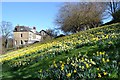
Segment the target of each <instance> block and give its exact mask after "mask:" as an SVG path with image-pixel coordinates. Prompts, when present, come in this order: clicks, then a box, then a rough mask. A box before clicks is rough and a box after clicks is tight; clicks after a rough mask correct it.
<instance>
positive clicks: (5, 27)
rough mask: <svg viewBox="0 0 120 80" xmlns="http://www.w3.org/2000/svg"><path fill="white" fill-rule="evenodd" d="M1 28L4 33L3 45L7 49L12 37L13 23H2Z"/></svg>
mask: <svg viewBox="0 0 120 80" xmlns="http://www.w3.org/2000/svg"><path fill="white" fill-rule="evenodd" d="M0 28H1V33H2V45H3V47H5V48H7V45H8V38H9V37H10V36H12V24H11V22H6V21H2V22H1V25H0Z"/></svg>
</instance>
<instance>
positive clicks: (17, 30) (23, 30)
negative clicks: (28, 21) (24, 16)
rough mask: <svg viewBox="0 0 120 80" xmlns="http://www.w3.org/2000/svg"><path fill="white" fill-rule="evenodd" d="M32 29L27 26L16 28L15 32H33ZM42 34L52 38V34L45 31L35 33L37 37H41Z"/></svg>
mask: <svg viewBox="0 0 120 80" xmlns="http://www.w3.org/2000/svg"><path fill="white" fill-rule="evenodd" d="M31 30H32V28H29V27H26V26H19V25H18V26H16V27H15V29H14V30H13V32H33V31H31ZM41 32H44V33H46V34H47V35H49V36H51V34H49V33H48V32H46V31H45V30H41V31H40V32H37V31H36V32H35V34H36V35H41Z"/></svg>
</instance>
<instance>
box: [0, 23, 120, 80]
mask: <svg viewBox="0 0 120 80" xmlns="http://www.w3.org/2000/svg"><path fill="white" fill-rule="evenodd" d="M119 44H120V23H116V24H112V25H107V26H103V27H99V28H94V29H91V30H87V31H82V32H79V33H77V34H73V35H69V36H66V37H62V38H58V39H55V40H52V41H49V42H46V43H42V44H34V45H32V46H29V47H26V48H22V49H19V50H17V51H13V52H9V53H7V54H5V55H1V57H2V58H1V60H0V62H1V63H2V65H3V74H2V77H3V79H6V78H11V79H13V78H14V79H15V78H17V79H21V78H40V79H72V80H74V79H78V78H101V77H103V78H118V77H119V74H118V73H119V69H118V68H119V65H120V62H119V54H120V46H119Z"/></svg>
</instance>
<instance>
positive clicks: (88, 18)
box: [55, 2, 106, 33]
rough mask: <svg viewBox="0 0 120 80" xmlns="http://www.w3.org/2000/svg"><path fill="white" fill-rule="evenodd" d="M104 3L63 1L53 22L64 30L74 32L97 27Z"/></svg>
mask: <svg viewBox="0 0 120 80" xmlns="http://www.w3.org/2000/svg"><path fill="white" fill-rule="evenodd" d="M105 8H106V7H105V5H104V4H102V3H95V2H94V3H91V2H88V3H85V2H84V3H64V4H63V6H62V7H61V8H60V10H59V13H58V16H57V18H56V20H55V23H56V24H57V25H58V26H59V27H60V29H61V30H62V31H64V32H72V33H76V32H79V31H81V30H86V29H89V28H93V27H97V26H98V25H99V24H100V23H101V20H102V16H103V14H102V13H103V12H104V11H105Z"/></svg>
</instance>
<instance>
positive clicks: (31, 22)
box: [2, 2, 61, 31]
mask: <svg viewBox="0 0 120 80" xmlns="http://www.w3.org/2000/svg"><path fill="white" fill-rule="evenodd" d="M60 4H61V3H60V2H3V3H2V20H3V21H8V22H11V23H12V24H13V26H14V27H15V26H16V25H18V24H19V25H20V26H23V25H24V26H29V27H31V28H32V27H33V26H35V27H36V29H37V31H40V30H42V29H43V30H46V29H49V28H51V29H53V28H54V27H56V25H55V24H54V20H55V18H56V15H57V13H58V10H59V7H60Z"/></svg>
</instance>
